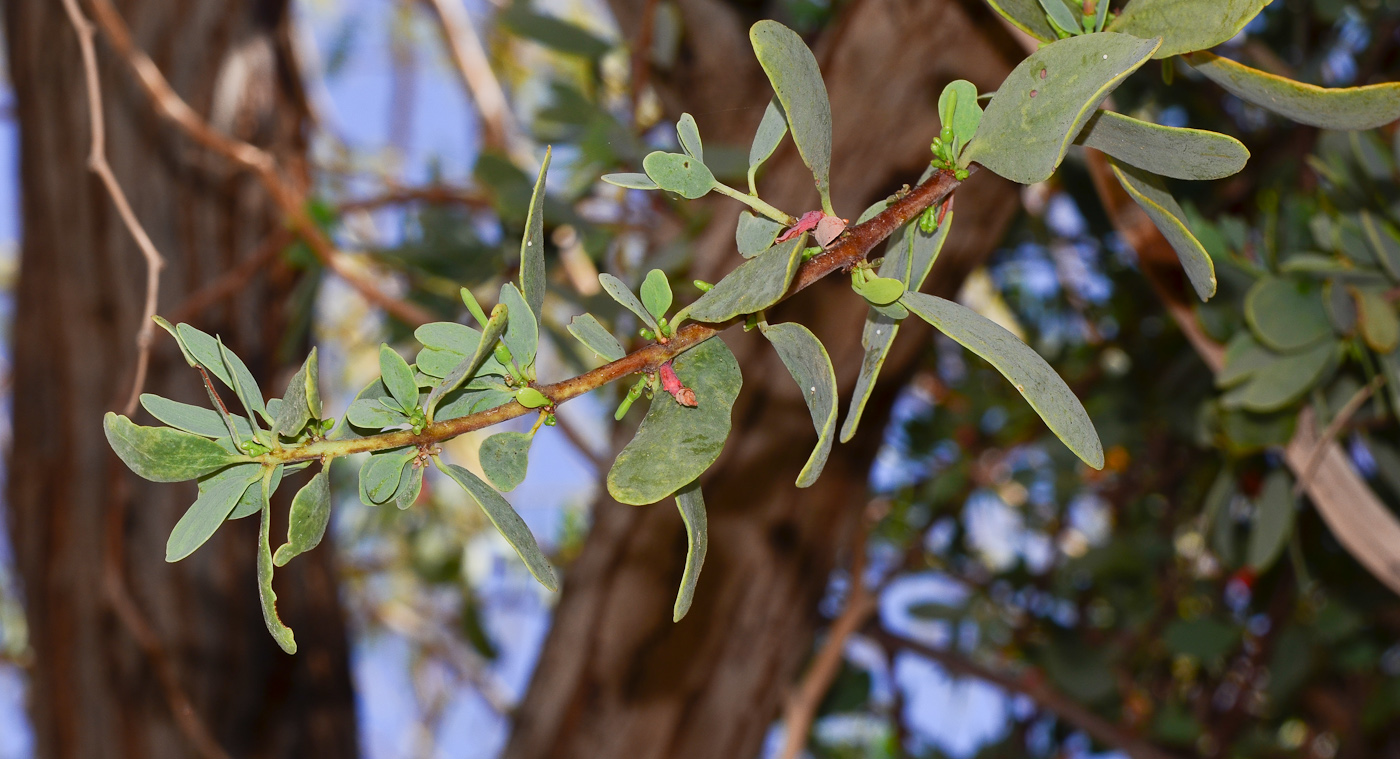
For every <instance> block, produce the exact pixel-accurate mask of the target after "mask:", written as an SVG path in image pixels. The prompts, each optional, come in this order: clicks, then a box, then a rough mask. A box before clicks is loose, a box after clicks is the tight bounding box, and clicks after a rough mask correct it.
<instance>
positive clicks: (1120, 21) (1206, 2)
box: [1103, 0, 1272, 58]
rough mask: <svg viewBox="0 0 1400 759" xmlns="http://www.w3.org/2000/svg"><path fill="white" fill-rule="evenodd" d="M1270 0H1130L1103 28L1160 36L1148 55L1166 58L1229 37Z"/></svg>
mask: <svg viewBox="0 0 1400 759" xmlns="http://www.w3.org/2000/svg"><path fill="white" fill-rule="evenodd" d="M1271 1H1272V0H1131V2H1129V3H1128V4H1127V5H1126V6H1124V8H1123V10H1122V12H1121V13H1119V14H1118V17H1117V18H1116V19H1114V20H1113V22H1112V23H1110V24H1109V25H1108V27H1107V29H1108V30H1109V31H1111V32H1122V33H1124V34H1131V35H1133V36H1134V37H1141V38H1143V39H1152V38H1153V37H1161V38H1162V46H1161V47H1160V48H1158V49H1157V53H1156V54H1155V55H1153V56H1152V57H1154V58H1170V57H1172V56H1173V55H1181V54H1182V53H1190V52H1193V51H1196V50H1207V49H1209V48H1212V47H1215V46H1216V45H1219V44H1221V43H1222V42H1225V41H1227V40H1229V39H1230V38H1232V37H1234V36H1235V35H1236V34H1239V33H1240V30H1241V29H1244V27H1245V24H1248V23H1249V22H1250V21H1251V20H1253V19H1254V17H1255V16H1258V15H1259V11H1262V10H1263V9H1264V6H1266V5H1268V4H1269V3H1270V2H1271ZM1103 4H1104V5H1107V4H1108V2H1107V0H1104V1H1103Z"/></svg>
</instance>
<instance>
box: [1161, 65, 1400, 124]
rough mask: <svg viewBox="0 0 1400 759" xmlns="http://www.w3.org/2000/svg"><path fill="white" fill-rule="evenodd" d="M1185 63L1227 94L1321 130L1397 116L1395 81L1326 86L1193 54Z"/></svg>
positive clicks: (1399, 92)
mask: <svg viewBox="0 0 1400 759" xmlns="http://www.w3.org/2000/svg"><path fill="white" fill-rule="evenodd" d="M1186 61H1187V63H1190V64H1191V66H1192V67H1193V68H1195V69H1196V70H1197V71H1199V72H1201V73H1202V74H1205V75H1206V78H1207V79H1210V80H1211V81H1213V82H1215V83H1216V84H1218V85H1220V86H1221V87H1222V88H1224V89H1225V91H1226V92H1229V93H1230V94H1232V95H1234V96H1235V97H1237V98H1239V99H1241V100H1244V101H1245V102H1249V103H1253V104H1254V105H1257V106H1259V107H1260V108H1264V109H1267V110H1270V111H1273V112H1274V113H1277V114H1279V115H1280V116H1283V117H1285V118H1287V119H1289V120H1290V121H1296V122H1298V123H1299V124H1307V125H1308V126H1315V127H1322V128H1323V129H1339V130H1348V129H1374V128H1376V127H1378V126H1384V125H1386V124H1389V123H1390V122H1392V121H1394V120H1396V119H1397V118H1400V83H1398V82H1388V83H1386V84H1373V85H1370V86H1367V87H1343V88H1336V89H1328V88H1325V87H1317V86H1315V85H1311V84H1304V83H1302V82H1295V81H1293V80H1292V79H1285V78H1283V77H1281V76H1274V75H1273V74H1269V73H1266V72H1263V71H1260V70H1258V69H1252V68H1250V67H1248V66H1245V65H1243V64H1239V63H1236V62H1234V61H1232V60H1230V59H1229V58H1221V57H1220V56H1218V55H1214V54H1212V53H1192V54H1191V55H1188V56H1186Z"/></svg>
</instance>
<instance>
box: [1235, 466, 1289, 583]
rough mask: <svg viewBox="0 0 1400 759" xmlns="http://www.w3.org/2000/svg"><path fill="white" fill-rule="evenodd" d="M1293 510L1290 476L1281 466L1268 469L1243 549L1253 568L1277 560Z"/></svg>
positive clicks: (1259, 570)
mask: <svg viewBox="0 0 1400 759" xmlns="http://www.w3.org/2000/svg"><path fill="white" fill-rule="evenodd" d="M1294 511H1295V509H1294V497H1293V482H1292V478H1291V477H1289V476H1288V473H1287V472H1285V471H1283V470H1282V469H1276V470H1274V471H1272V472H1270V473H1269V476H1268V477H1265V478H1264V486H1263V487H1262V488H1260V490H1259V498H1258V499H1257V500H1256V501H1255V504H1254V524H1253V527H1252V528H1251V529H1250V531H1249V545H1248V547H1247V548H1246V550H1245V556H1246V557H1247V558H1246V560H1247V561H1248V562H1249V566H1250V567H1251V568H1252V569H1254V571H1255V572H1263V571H1265V570H1267V569H1268V568H1269V567H1271V566H1273V564H1274V562H1275V561H1278V557H1279V556H1280V555H1281V554H1282V553H1283V549H1284V546H1286V545H1288V538H1289V536H1290V535H1292V534H1293V519H1294Z"/></svg>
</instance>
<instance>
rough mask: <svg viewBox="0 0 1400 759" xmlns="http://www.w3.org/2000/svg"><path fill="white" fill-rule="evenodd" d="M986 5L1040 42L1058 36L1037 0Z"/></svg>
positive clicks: (997, 1) (1006, 0) (998, 0)
mask: <svg viewBox="0 0 1400 759" xmlns="http://www.w3.org/2000/svg"><path fill="white" fill-rule="evenodd" d="M1107 4H1108V3H1103V5H1107ZM987 5H990V6H992V10H994V11H996V12H997V13H1000V14H1001V16H1002V18H1004V19H1006V20H1007V21H1010V22H1011V25H1012V26H1014V27H1016V28H1017V29H1020V30H1021V31H1023V32H1025V33H1026V34H1029V35H1030V36H1032V37H1035V38H1036V39H1038V40H1040V41H1041V42H1054V41H1055V40H1057V39H1059V38H1060V35H1058V34H1056V33H1055V27H1053V26H1051V25H1050V22H1049V20H1047V19H1046V18H1045V9H1044V8H1042V7H1041V5H1040V2H1039V0H987Z"/></svg>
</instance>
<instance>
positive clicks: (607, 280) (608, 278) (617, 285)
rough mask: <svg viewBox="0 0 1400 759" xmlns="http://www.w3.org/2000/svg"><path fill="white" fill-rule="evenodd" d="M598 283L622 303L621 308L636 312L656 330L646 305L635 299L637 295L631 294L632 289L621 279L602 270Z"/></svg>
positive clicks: (654, 321)
mask: <svg viewBox="0 0 1400 759" xmlns="http://www.w3.org/2000/svg"><path fill="white" fill-rule="evenodd" d="M598 283H599V284H601V285H602V286H603V289H604V290H605V291H607V293H608V295H611V296H612V299H613V300H615V301H617V302H618V303H620V304H622V307H623V308H626V309H627V310H628V311H631V312H632V313H634V314H636V315H637V318H638V319H641V320H642V323H644V324H646V325H647V326H648V327H651V329H652V331H653V332H654V331H656V328H657V327H656V319H653V318H652V316H651V312H649V311H647V309H646V306H644V305H642V302H641V301H639V300H637V296H635V295H633V294H632V290H631V289H630V288H628V287H627V285H626V284H624V283H623V281H622V280H620V279H618V278H617V277H614V276H613V275H611V274H608V273H606V272H604V273H602V274H599V275H598Z"/></svg>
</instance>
